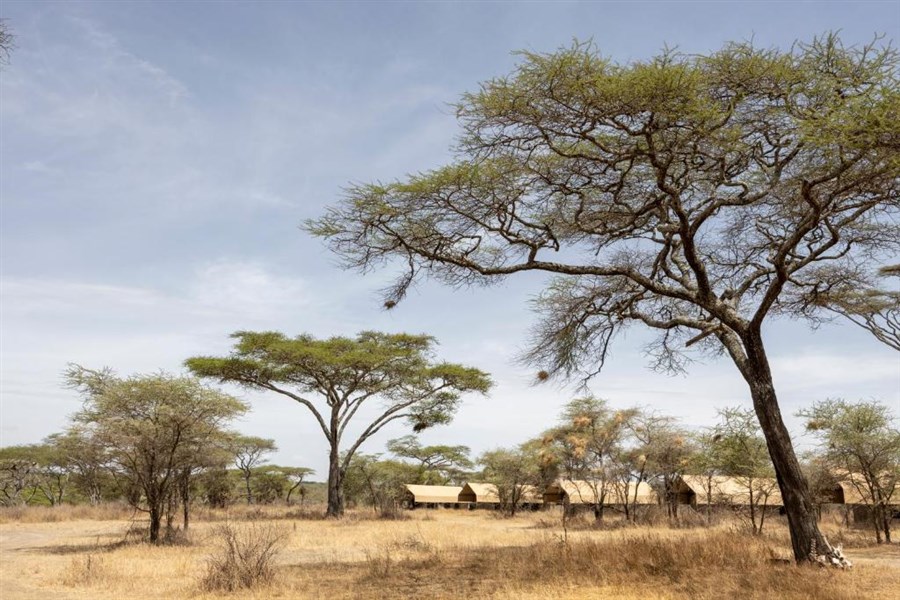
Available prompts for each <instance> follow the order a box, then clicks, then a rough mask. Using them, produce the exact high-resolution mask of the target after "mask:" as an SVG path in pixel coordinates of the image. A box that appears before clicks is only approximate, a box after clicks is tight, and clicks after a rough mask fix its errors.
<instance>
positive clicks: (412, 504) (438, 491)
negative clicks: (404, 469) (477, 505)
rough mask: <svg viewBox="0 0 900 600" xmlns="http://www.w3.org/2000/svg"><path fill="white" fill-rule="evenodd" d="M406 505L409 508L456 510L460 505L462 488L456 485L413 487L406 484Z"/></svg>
mask: <svg viewBox="0 0 900 600" xmlns="http://www.w3.org/2000/svg"><path fill="white" fill-rule="evenodd" d="M405 487H406V494H405V498H404V504H405V505H406V506H407V507H408V508H416V507H419V506H424V507H426V508H436V507H438V506H443V507H445V508H451V507H452V508H455V507H456V506H458V505H459V493H460V492H461V491H462V488H461V487H459V486H454V485H413V484H406V486H405Z"/></svg>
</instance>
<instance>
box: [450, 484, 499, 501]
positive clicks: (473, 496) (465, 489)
mask: <svg viewBox="0 0 900 600" xmlns="http://www.w3.org/2000/svg"><path fill="white" fill-rule="evenodd" d="M459 501H460V502H463V503H469V504H475V505H483V506H493V505H498V504H500V494H498V493H497V486H496V485H494V484H493V483H472V482H469V483H466V485H464V486H462V489H461V490H460V492H459Z"/></svg>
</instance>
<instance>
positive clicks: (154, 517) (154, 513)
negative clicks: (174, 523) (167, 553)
mask: <svg viewBox="0 0 900 600" xmlns="http://www.w3.org/2000/svg"><path fill="white" fill-rule="evenodd" d="M161 521H162V514H161V512H160V507H159V506H158V505H152V506H150V543H151V544H158V543H159V527H160V523H161Z"/></svg>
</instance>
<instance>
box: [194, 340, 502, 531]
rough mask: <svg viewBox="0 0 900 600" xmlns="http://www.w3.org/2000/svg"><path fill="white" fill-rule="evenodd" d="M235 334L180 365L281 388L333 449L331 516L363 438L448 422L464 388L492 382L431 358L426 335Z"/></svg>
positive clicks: (480, 388) (481, 388)
mask: <svg viewBox="0 0 900 600" xmlns="http://www.w3.org/2000/svg"><path fill="white" fill-rule="evenodd" d="M232 337H233V338H235V339H236V340H237V342H236V343H235V346H234V350H233V352H232V354H231V356H228V357H196V358H191V359H188V360H187V361H185V364H186V365H187V366H188V368H189V369H190V370H191V371H192V372H193V373H195V374H196V375H198V376H200V377H204V378H208V379H215V380H217V381H220V382H222V383H226V382H228V383H237V384H239V385H242V386H245V387H248V388H251V389H258V390H268V391H271V392H275V393H278V394H281V395H283V396H286V397H288V398H290V399H291V400H294V401H295V402H297V403H299V404H301V405H302V406H304V407H305V408H306V409H307V410H308V411H309V412H310V413H311V414H312V416H313V417H314V418H315V420H316V422H317V423H318V425H319V427H320V428H321V430H322V433H323V434H324V435H325V439H326V440H327V441H328V445H329V448H330V452H329V460H328V508H327V511H326V514H327V515H328V516H330V517H340V516H341V515H342V514H343V512H344V495H343V479H344V474H345V473H346V471H347V467H348V466H349V464H350V461H351V460H352V459H353V456H354V454H355V453H356V451H357V450H358V449H359V447H360V446H361V445H362V444H363V443H364V442H365V441H366V440H368V439H369V438H370V437H372V436H373V435H375V434H376V433H378V432H379V431H381V429H382V428H383V427H384V426H385V425H388V424H389V423H393V422H395V421H399V420H401V419H402V420H406V421H407V422H408V423H409V424H410V425H411V426H412V428H413V430H414V431H416V432H418V431H421V430H423V429H425V428H427V427H431V426H433V425H437V424H441V423H447V422H448V421H450V419H451V418H452V417H453V414H454V413H455V412H456V409H457V407H458V406H459V402H460V398H461V396H462V394H464V393H465V392H479V393H482V394H483V393H486V392H487V391H488V389H489V388H490V386H491V380H490V378H489V377H488V375H487V374H486V373H483V372H481V371H479V370H478V369H474V368H471V367H464V366H462V365H458V364H452V363H446V362H438V363H436V362H432V360H431V358H432V349H433V347H434V344H435V341H434V338H432V337H429V336H426V335H408V334H387V333H378V332H372V331H368V332H363V333H360V334H359V335H357V336H356V337H355V338H347V337H333V338H330V339H327V340H317V339H315V338H313V337H312V336H309V335H300V336H297V337H295V338H289V337H287V336H285V335H284V334H281V333H276V332H262V333H253V332H246V331H243V332H238V333H235V334H234V335H233V336H232ZM378 401H381V403H382V404H381V408H380V409H378V410H377V412H376V416H375V417H374V418H373V419H372V420H371V421H369V423H368V424H367V425H366V426H365V427H364V428H363V430H362V432H361V433H360V434H359V435H358V436H357V437H356V439H355V440H353V441H351V442H350V443H349V444H348V447H347V448H346V449H345V450H344V449H343V448H344V444H343V439H344V435H345V434H346V430H347V427H348V425H349V424H350V423H351V422H353V419H354V417H355V416H356V415H357V414H358V412H359V410H360V407H362V406H367V407H368V406H371V405H373V404H375V403H376V402H378ZM342 450H343V452H342Z"/></svg>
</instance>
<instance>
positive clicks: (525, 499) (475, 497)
mask: <svg viewBox="0 0 900 600" xmlns="http://www.w3.org/2000/svg"><path fill="white" fill-rule="evenodd" d="M520 488H521V490H522V493H521V495H520V497H519V504H521V505H538V504H543V501H544V500H543V497H542V496H541V494H540V492H539V491H538V489H537V488H536V487H535V486H533V485H523V486H520ZM459 501H460V503H462V504H469V505H470V506H491V507H496V506H499V505H500V493H499V492H498V490H497V486H496V485H494V484H493V483H477V482H475V483H473V482H469V483H466V484H465V485H464V486H463V487H462V491H461V492H460V493H459Z"/></svg>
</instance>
